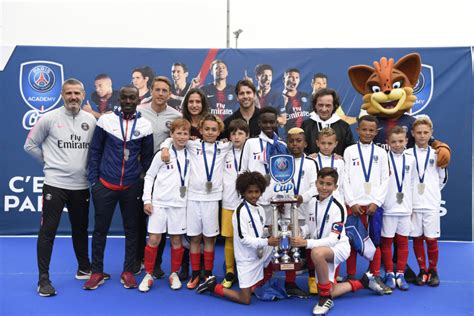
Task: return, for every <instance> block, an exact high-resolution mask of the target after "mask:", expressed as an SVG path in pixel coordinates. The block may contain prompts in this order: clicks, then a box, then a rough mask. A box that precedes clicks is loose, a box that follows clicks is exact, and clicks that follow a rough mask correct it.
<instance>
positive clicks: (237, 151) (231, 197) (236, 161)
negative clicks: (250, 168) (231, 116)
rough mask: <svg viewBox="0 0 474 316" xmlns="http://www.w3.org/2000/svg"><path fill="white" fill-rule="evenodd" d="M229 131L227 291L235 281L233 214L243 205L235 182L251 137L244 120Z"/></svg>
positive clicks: (224, 226) (224, 223)
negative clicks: (245, 147) (244, 149)
mask: <svg viewBox="0 0 474 316" xmlns="http://www.w3.org/2000/svg"><path fill="white" fill-rule="evenodd" d="M227 131H228V133H229V135H230V140H231V142H232V144H233V148H232V150H231V151H229V153H228V154H227V157H226V158H225V168H224V190H223V194H222V213H221V235H222V236H223V237H224V238H225V245H224V258H225V267H226V274H225V278H224V281H222V284H223V285H224V287H225V288H226V289H229V288H230V287H232V284H233V283H234V281H235V271H234V268H235V267H234V260H235V259H234V240H233V236H234V234H233V228H232V214H233V213H234V210H235V209H236V208H237V206H239V204H240V203H241V198H240V196H239V193H238V192H237V190H235V181H236V180H237V175H238V173H239V171H240V163H241V157H242V146H243V145H244V143H245V141H246V140H247V138H248V137H249V126H248V125H247V123H246V122H245V121H244V120H242V119H236V120H233V121H231V122H230V124H229V127H228V128H227Z"/></svg>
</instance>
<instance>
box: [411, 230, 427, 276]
mask: <svg viewBox="0 0 474 316" xmlns="http://www.w3.org/2000/svg"><path fill="white" fill-rule="evenodd" d="M423 240H424V237H423V236H421V237H415V238H413V250H414V251H415V256H416V261H418V266H419V267H420V270H425V271H426V259H425V245H424V242H423Z"/></svg>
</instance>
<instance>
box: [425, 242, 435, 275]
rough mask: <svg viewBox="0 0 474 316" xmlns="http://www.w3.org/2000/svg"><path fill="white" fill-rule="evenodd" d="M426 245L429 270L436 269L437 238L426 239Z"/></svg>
mask: <svg viewBox="0 0 474 316" xmlns="http://www.w3.org/2000/svg"><path fill="white" fill-rule="evenodd" d="M426 245H427V246H428V262H429V264H430V266H429V270H435V271H436V269H437V265H438V240H437V239H426Z"/></svg>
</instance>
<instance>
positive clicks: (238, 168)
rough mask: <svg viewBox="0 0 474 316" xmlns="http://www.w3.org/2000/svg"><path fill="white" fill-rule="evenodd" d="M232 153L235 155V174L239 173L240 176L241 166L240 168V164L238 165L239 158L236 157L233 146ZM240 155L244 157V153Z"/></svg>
mask: <svg viewBox="0 0 474 316" xmlns="http://www.w3.org/2000/svg"><path fill="white" fill-rule="evenodd" d="M232 153H233V154H234V166H235V172H237V174H239V171H240V166H239V164H238V163H237V157H235V148H234V147H233V146H232ZM240 155H242V153H240Z"/></svg>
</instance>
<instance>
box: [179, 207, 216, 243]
mask: <svg viewBox="0 0 474 316" xmlns="http://www.w3.org/2000/svg"><path fill="white" fill-rule="evenodd" d="M187 210H188V212H187V216H186V226H187V234H188V236H199V235H201V234H203V235H204V236H206V237H214V236H217V235H219V201H192V200H188V207H187Z"/></svg>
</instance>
